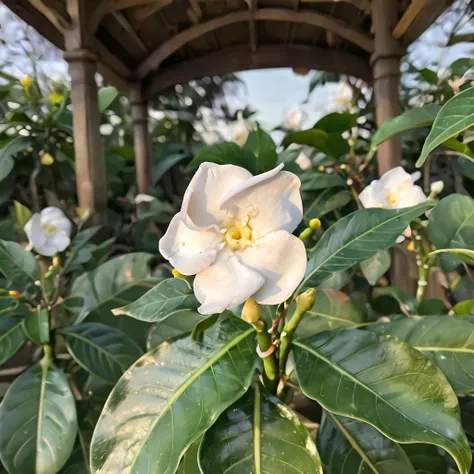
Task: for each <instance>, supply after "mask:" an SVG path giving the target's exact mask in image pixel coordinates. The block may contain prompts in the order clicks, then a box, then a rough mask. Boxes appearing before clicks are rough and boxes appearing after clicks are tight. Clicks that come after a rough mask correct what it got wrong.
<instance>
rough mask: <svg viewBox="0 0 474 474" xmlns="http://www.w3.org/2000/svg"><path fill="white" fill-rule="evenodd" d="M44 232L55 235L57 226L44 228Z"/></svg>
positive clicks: (51, 225)
mask: <svg viewBox="0 0 474 474" xmlns="http://www.w3.org/2000/svg"><path fill="white" fill-rule="evenodd" d="M44 230H45V231H46V232H47V233H48V234H54V233H55V232H56V226H55V225H53V224H47V225H46V226H45V228H44Z"/></svg>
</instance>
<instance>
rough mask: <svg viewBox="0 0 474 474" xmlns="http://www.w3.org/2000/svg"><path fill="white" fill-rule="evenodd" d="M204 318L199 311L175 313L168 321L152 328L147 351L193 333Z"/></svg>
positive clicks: (181, 310)
mask: <svg viewBox="0 0 474 474" xmlns="http://www.w3.org/2000/svg"><path fill="white" fill-rule="evenodd" d="M203 318H204V316H202V315H201V314H199V313H198V312H197V311H192V310H189V309H179V310H178V311H173V312H172V313H170V314H169V315H168V317H167V318H166V319H163V320H162V321H160V322H158V323H156V324H154V325H153V326H152V328H151V329H150V332H149V333H148V337H147V340H146V347H147V350H151V349H154V348H155V347H158V346H159V345H160V344H161V343H162V342H163V341H166V340H168V339H171V338H174V337H176V336H181V335H185V334H186V333H191V332H192V330H193V329H194V327H195V326H196V324H197V323H198V322H199V321H202V320H203Z"/></svg>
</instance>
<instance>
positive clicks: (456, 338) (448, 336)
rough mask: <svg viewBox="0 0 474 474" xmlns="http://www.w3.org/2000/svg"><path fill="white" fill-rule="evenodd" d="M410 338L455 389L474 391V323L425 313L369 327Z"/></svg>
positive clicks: (395, 335)
mask: <svg viewBox="0 0 474 474" xmlns="http://www.w3.org/2000/svg"><path fill="white" fill-rule="evenodd" d="M368 329H369V330H370V331H372V332H374V333H376V334H385V335H390V336H393V337H396V338H397V339H399V340H401V341H404V342H407V343H408V344H410V345H412V346H413V347H414V348H415V349H417V350H419V351H420V352H422V353H423V354H425V355H426V356H427V357H429V358H430V359H431V360H432V361H433V362H434V363H435V364H436V365H437V366H438V367H439V368H440V369H441V370H442V372H443V373H444V375H445V376H446V378H447V379H448V381H449V383H450V384H451V386H452V387H453V389H454V391H455V392H456V393H460V394H467V393H470V392H472V391H474V325H473V324H471V323H470V322H468V321H463V319H462V318H453V317H450V316H426V317H424V318H421V319H413V318H410V319H401V320H399V321H394V322H391V323H386V324H374V325H373V326H370V327H369V328H368Z"/></svg>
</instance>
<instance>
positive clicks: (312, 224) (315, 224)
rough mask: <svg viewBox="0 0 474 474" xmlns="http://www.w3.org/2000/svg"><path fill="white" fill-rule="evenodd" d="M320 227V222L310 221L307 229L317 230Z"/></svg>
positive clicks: (316, 220)
mask: <svg viewBox="0 0 474 474" xmlns="http://www.w3.org/2000/svg"><path fill="white" fill-rule="evenodd" d="M320 227H321V221H320V220H319V219H311V220H310V221H309V228H310V229H311V230H317V229H319V228H320Z"/></svg>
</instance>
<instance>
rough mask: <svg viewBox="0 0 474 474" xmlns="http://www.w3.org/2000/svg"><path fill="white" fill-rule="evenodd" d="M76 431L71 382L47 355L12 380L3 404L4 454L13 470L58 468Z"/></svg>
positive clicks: (41, 472) (43, 472)
mask: <svg viewBox="0 0 474 474" xmlns="http://www.w3.org/2000/svg"><path fill="white" fill-rule="evenodd" d="M76 432H77V419H76V407H75V402H74V397H73V395H72V393H71V390H70V389H69V384H68V381H67V379H66V377H65V376H64V374H63V373H62V372H61V371H59V370H58V369H57V368H56V367H55V366H54V365H53V364H52V363H50V362H48V361H46V360H44V359H43V361H41V362H40V363H38V364H36V365H34V366H33V367H31V368H30V369H28V370H27V371H26V372H24V373H23V374H21V375H20V376H19V377H18V378H17V379H16V380H15V381H14V382H13V384H12V385H11V386H10V388H9V389H8V391H7V393H6V395H5V398H4V399H3V403H2V404H1V405H0V458H1V460H2V463H3V464H4V466H5V467H6V468H7V470H8V472H9V473H10V474H26V473H30V472H31V473H33V472H34V473H36V474H52V473H55V472H58V471H59V470H60V469H61V467H62V466H63V465H64V464H65V462H66V461H67V459H68V458H69V455H70V454H71V451H72V448H73V446H74V440H75V438H76Z"/></svg>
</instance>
